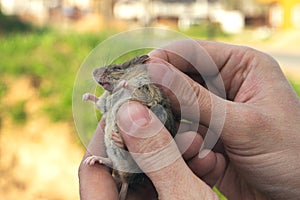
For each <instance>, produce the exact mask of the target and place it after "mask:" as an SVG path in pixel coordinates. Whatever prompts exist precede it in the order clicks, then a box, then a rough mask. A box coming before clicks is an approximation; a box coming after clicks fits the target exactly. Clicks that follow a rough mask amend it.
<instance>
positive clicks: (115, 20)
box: [0, 0, 300, 200]
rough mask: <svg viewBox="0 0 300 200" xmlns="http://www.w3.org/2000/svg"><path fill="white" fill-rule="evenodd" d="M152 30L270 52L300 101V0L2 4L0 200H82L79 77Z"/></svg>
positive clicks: (13, 0) (0, 0) (21, 0)
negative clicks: (106, 44) (105, 47)
mask: <svg viewBox="0 0 300 200" xmlns="http://www.w3.org/2000/svg"><path fill="white" fill-rule="evenodd" d="M149 26H156V27H164V28H169V29H173V30H177V31H180V32H182V33H184V34H186V35H188V36H191V37H194V38H199V39H208V40H216V41H222V42H228V43H233V44H239V45H247V46H251V47H253V48H257V49H260V50H262V51H265V52H267V53H269V54H271V55H272V56H274V57H275V58H276V59H277V60H278V62H279V63H280V64H281V66H282V69H283V71H284V72H285V73H286V75H287V77H288V79H289V81H290V82H291V84H292V86H293V87H294V88H295V90H296V91H297V93H298V95H299V94H300V64H299V63H300V0H289V1H284V0H228V1H225V0H185V1H179V0H0V199H4V200H10V199H12V200H13V199H24V200H31V199H53V200H54V199H55V200H60V199H62V200H63V199H79V195H78V178H77V169H78V166H79V163H80V161H81V158H82V156H83V153H84V151H85V148H84V146H83V145H82V143H81V142H80V140H79V138H78V136H77V133H76V129H75V126H74V123H73V118H72V110H71V106H72V89H73V83H74V80H75V77H76V73H77V71H78V69H79V67H80V65H81V63H82V62H83V60H84V58H85V57H87V56H88V54H89V52H90V51H91V50H92V49H93V48H94V47H96V45H97V44H99V43H100V42H101V41H103V40H105V39H106V38H107V37H109V36H110V35H113V34H116V33H119V32H122V31H126V30H132V29H135V28H138V27H149ZM116 45H117V44H116Z"/></svg>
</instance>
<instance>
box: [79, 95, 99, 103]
mask: <svg viewBox="0 0 300 200" xmlns="http://www.w3.org/2000/svg"><path fill="white" fill-rule="evenodd" d="M88 100H90V101H93V102H94V103H96V102H97V101H98V100H99V99H98V97H96V96H95V95H93V94H90V93H86V94H84V95H82V101H88Z"/></svg>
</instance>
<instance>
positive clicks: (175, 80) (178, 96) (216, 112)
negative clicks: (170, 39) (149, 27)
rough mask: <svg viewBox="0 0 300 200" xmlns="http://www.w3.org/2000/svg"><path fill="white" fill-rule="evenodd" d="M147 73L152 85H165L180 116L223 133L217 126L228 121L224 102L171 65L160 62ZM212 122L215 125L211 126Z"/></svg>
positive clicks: (149, 65) (164, 88) (155, 63)
mask: <svg viewBox="0 0 300 200" xmlns="http://www.w3.org/2000/svg"><path fill="white" fill-rule="evenodd" d="M148 72H149V76H150V78H151V80H152V81H153V83H155V84H157V85H160V86H163V87H162V89H163V90H164V92H165V93H166V94H167V95H168V97H169V99H170V101H171V106H172V110H173V111H174V113H175V114H176V115H177V116H180V117H181V118H183V119H188V120H190V121H193V122H194V123H195V124H203V125H204V126H206V127H210V128H212V130H214V131H215V132H220V128H221V127H216V126H222V125H223V124H222V123H223V122H224V120H225V112H226V101H224V99H222V98H220V97H218V96H217V95H215V94H213V93H212V92H210V91H208V90H207V89H206V88H204V87H203V86H201V85H200V84H198V83H197V82H195V81H193V80H192V79H191V78H189V77H188V76H187V75H185V74H184V73H182V72H180V71H179V70H176V69H175V68H174V67H172V66H171V65H170V64H168V63H164V62H161V61H159V60H156V61H154V62H152V63H149V64H148ZM212 117H213V119H212ZM211 120H213V121H212V122H213V124H210V122H211ZM195 128H197V127H195ZM216 128H218V130H216ZM193 131H197V129H196V130H193Z"/></svg>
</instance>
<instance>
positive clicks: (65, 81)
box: [0, 30, 110, 121]
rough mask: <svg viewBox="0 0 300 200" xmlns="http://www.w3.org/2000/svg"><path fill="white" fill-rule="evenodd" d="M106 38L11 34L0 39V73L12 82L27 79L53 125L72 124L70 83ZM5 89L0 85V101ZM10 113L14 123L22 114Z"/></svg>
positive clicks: (58, 34)
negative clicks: (29, 79) (11, 79)
mask: <svg viewBox="0 0 300 200" xmlns="http://www.w3.org/2000/svg"><path fill="white" fill-rule="evenodd" d="M109 35H110V34H109V33H108V32H102V33H101V34H99V35H96V34H75V33H68V34H63V33H58V32H54V31H51V30H44V31H38V32H35V31H33V32H27V33H24V32H15V33H13V34H7V35H2V36H1V37H0V52H1V54H0V62H1V66H0V73H1V75H2V76H4V75H8V76H11V77H13V78H15V79H17V78H18V77H19V76H29V77H30V78H31V80H32V85H33V86H34V87H35V88H36V89H37V90H38V93H39V96H40V98H41V100H43V102H44V104H45V105H44V111H45V112H46V113H47V114H48V115H49V116H50V118H51V119H52V120H54V121H59V120H72V113H71V104H72V90H73V83H74V80H75V77H76V73H77V70H78V69H79V67H80V65H81V63H82V62H83V60H84V58H85V57H86V56H87V55H88V54H89V52H90V51H91V50H92V49H93V48H94V47H95V46H96V45H98V43H99V42H101V41H102V40H104V39H105V38H107V37H108V36H109ZM7 88H8V86H7V85H5V83H4V82H3V81H2V82H1V84H0V97H1V96H3V95H4V94H5V92H6V90H7ZM21 107H22V106H21V104H20V105H19V107H18V110H19V111H16V112H15V113H14V112H11V114H12V115H13V116H14V117H13V118H16V119H18V118H19V117H21V116H22V115H23V114H22V112H21V111H20V110H21Z"/></svg>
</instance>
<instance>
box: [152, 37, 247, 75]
mask: <svg viewBox="0 0 300 200" xmlns="http://www.w3.org/2000/svg"><path fill="white" fill-rule="evenodd" d="M242 49H245V47H241V46H235V45H230V44H225V43H219V42H212V41H204V40H194V39H184V40H178V41H175V42H172V43H170V44H167V45H165V46H163V47H161V48H158V49H155V50H153V51H152V52H150V53H149V56H150V57H151V58H154V57H155V58H160V59H163V60H165V61H167V62H168V63H170V64H172V65H173V66H175V67H176V68H177V69H179V70H180V71H182V72H184V73H187V74H198V73H199V69H200V70H201V74H202V75H204V76H214V75H216V73H218V71H219V70H221V69H222V68H223V67H224V66H225V65H226V64H227V62H228V61H229V59H230V58H233V57H235V58H239V59H237V60H239V61H241V58H242V52H243V51H242V52H241V50H242ZM239 52H240V53H239ZM236 64H238V63H236ZM212 66H216V67H217V69H219V70H218V71H216V70H215V69H212ZM235 66H236V65H235Z"/></svg>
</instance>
